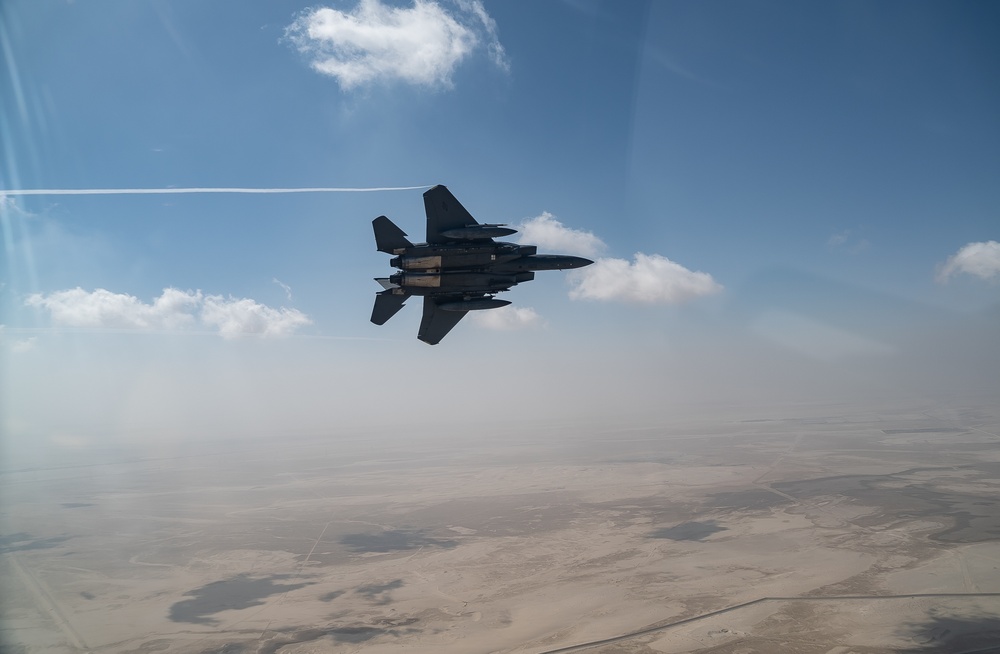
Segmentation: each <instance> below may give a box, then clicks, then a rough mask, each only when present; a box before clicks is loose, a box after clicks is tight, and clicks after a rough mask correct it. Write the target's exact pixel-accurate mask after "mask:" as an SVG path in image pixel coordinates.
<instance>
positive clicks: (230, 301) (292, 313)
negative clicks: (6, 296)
mask: <svg viewBox="0 0 1000 654" xmlns="http://www.w3.org/2000/svg"><path fill="white" fill-rule="evenodd" d="M25 304H26V305H27V306H31V307H38V308H41V309H45V310H47V311H48V312H49V314H50V315H51V316H52V320H53V321H54V322H55V323H56V324H59V325H65V326H69V327H95V328H104V329H109V328H110V329H116V328H117V329H139V330H158V331H175V330H180V329H184V328H187V327H193V326H197V325H201V326H203V327H209V328H212V329H214V330H216V331H218V333H219V334H220V335H221V336H222V337H223V338H236V337H238V336H250V335H253V336H260V337H264V338H267V337H281V336H288V335H290V334H292V333H293V332H294V331H295V330H296V329H298V328H299V327H302V326H304V325H309V324H311V323H312V321H311V320H310V319H309V317H308V316H306V315H305V314H304V313H302V312H301V311H298V310H296V309H286V308H284V307H282V308H280V309H273V308H271V307H268V306H266V305H263V304H259V303H257V302H255V301H254V300H251V299H247V298H243V299H236V298H233V297H229V298H224V297H222V296H221V295H203V294H202V292H201V291H181V290H179V289H176V288H165V289H163V293H162V294H161V295H160V296H159V297H158V298H156V299H155V300H153V302H152V304H146V303H145V302H143V301H141V300H139V299H138V298H136V297H135V296H132V295H127V294H125V293H112V292H111V291H108V290H105V289H103V288H99V289H97V290H95V291H93V292H88V291H85V290H83V289H82V288H74V289H69V290H66V291H56V292H54V293H50V294H49V295H42V294H40V293H35V294H34V295H31V296H29V297H28V299H27V300H25Z"/></svg>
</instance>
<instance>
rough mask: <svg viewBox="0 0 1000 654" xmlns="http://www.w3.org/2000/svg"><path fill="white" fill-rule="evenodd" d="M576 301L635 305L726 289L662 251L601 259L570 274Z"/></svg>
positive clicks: (676, 300) (670, 301)
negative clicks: (615, 301)
mask: <svg viewBox="0 0 1000 654" xmlns="http://www.w3.org/2000/svg"><path fill="white" fill-rule="evenodd" d="M569 278H570V282H571V283H572V284H573V289H572V290H571V291H570V293H569V296H570V297H571V298H573V299H574V300H619V301H622V302H630V303H635V304H678V303H681V302H685V301H687V300H691V299H694V298H696V297H700V296H702V295H711V294H713V293H718V292H719V291H721V290H722V285H721V284H719V283H717V282H716V281H715V280H714V279H712V276H711V275H709V274H708V273H703V272H692V271H690V270H688V269H687V268H685V267H684V266H682V265H680V264H679V263H675V262H673V261H671V260H670V259H668V258H666V257H664V256H661V255H659V254H643V253H641V252H639V253H637V254H636V255H635V258H634V260H633V261H632V262H631V263H630V262H628V261H626V260H625V259H611V258H604V259H598V260H597V261H595V262H594V264H593V265H591V266H588V267H586V268H580V269H578V270H574V271H573V272H572V273H570V277H569Z"/></svg>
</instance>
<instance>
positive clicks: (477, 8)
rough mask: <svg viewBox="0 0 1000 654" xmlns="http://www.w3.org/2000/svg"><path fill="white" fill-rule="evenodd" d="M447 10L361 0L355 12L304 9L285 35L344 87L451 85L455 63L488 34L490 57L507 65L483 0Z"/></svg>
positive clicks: (428, 0)
mask: <svg viewBox="0 0 1000 654" xmlns="http://www.w3.org/2000/svg"><path fill="white" fill-rule="evenodd" d="M456 5H457V8H458V11H456V12H451V13H449V12H448V11H447V10H445V9H444V8H443V7H442V6H441V5H440V4H438V3H437V2H434V1H433V0H414V3H413V6H412V7H409V8H406V7H391V6H387V5H384V4H382V3H381V2H380V0H359V2H358V4H357V6H356V7H355V8H354V9H353V10H352V11H340V10H337V9H331V8H329V7H319V8H314V9H310V10H307V11H306V12H304V13H303V14H302V15H300V16H299V17H298V18H297V19H296V20H295V21H294V22H293V23H292V24H291V25H289V26H288V28H287V29H286V30H285V36H286V37H287V38H288V39H289V41H291V42H292V44H294V45H295V46H296V47H297V48H298V49H299V51H300V52H302V53H303V54H304V55H305V56H306V57H307V58H308V60H309V64H310V66H312V68H313V69H314V70H315V71H317V72H319V73H322V74H324V75H329V76H330V77H333V78H335V79H336V80H337V82H338V83H339V84H340V86H341V88H343V89H352V88H356V87H358V86H363V85H366V84H370V83H373V82H377V81H392V80H401V81H404V82H407V83H409V84H415V85H419V86H451V76H452V73H453V72H454V70H455V67H456V66H457V65H458V64H459V63H461V62H462V60H463V59H465V58H466V57H467V56H469V55H470V54H471V53H472V52H473V51H474V50H475V49H476V48H478V47H479V46H480V45H481V44H482V42H483V41H485V42H486V48H487V51H488V52H489V54H490V56H491V58H492V59H493V61H494V62H495V63H496V64H497V65H499V66H501V67H502V68H504V69H506V68H507V59H506V54H505V53H504V49H503V46H502V45H500V42H499V40H498V39H497V36H496V32H497V29H496V23H495V22H494V21H493V19H492V18H491V17H490V16H489V14H487V13H486V10H485V9H484V8H483V5H482V2H480V0H456Z"/></svg>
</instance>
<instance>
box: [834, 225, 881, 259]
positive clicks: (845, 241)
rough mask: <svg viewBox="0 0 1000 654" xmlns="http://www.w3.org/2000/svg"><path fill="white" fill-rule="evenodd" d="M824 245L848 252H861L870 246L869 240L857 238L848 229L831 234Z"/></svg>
mask: <svg viewBox="0 0 1000 654" xmlns="http://www.w3.org/2000/svg"><path fill="white" fill-rule="evenodd" d="M826 245H827V247H829V248H830V249H831V250H836V249H840V250H842V251H846V252H847V253H848V254H861V253H862V252H864V251H865V250H867V249H868V248H870V247H871V246H872V244H871V241H869V240H868V239H866V238H858V237H857V236H855V235H854V234H853V232H852V230H850V229H845V230H844V231H842V232H837V233H836V234H834V235H832V236H831V237H830V238H828V239H827V240H826Z"/></svg>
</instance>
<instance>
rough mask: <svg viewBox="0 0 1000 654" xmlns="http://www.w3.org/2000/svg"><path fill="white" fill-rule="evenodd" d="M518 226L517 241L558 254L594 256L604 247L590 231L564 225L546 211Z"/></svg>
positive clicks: (602, 242)
mask: <svg viewBox="0 0 1000 654" xmlns="http://www.w3.org/2000/svg"><path fill="white" fill-rule="evenodd" d="M518 228H519V229H520V232H521V235H520V236H519V237H518V242H519V243H531V244H532V245H537V246H538V247H539V248H542V249H546V250H553V251H555V252H558V253H559V254H577V255H580V256H582V257H595V256H597V255H598V254H599V253H600V252H601V251H602V250H604V248H605V247H606V246H605V244H604V241H602V240H601V239H599V238H597V236H595V235H594V234H592V233H591V232H585V231H582V230H579V229H572V228H570V227H566V226H565V225H563V224H562V223H561V222H559V221H558V220H556V218H555V216H553V215H552V214H550V213H549V212H548V211H545V212H543V213H542V215H540V216H537V217H535V218H529V219H528V220H525V221H524V222H522V223H521V224H520V225H518Z"/></svg>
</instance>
